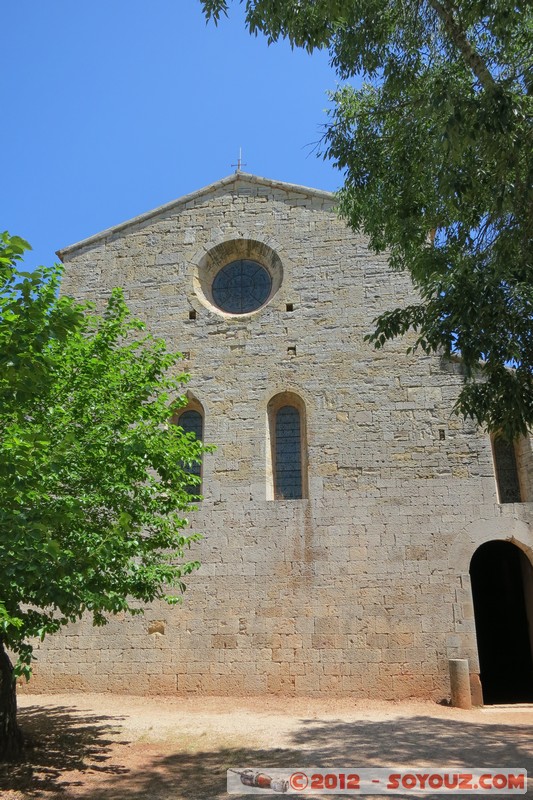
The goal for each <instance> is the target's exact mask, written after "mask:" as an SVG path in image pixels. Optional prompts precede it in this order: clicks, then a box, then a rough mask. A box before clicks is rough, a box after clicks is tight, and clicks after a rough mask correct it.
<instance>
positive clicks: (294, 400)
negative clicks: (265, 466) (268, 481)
mask: <svg viewBox="0 0 533 800" xmlns="http://www.w3.org/2000/svg"><path fill="white" fill-rule="evenodd" d="M268 423H269V433H270V453H269V456H270V470H269V473H270V474H271V476H272V487H271V490H270V491H268V492H267V496H268V495H269V496H270V498H271V499H275V500H301V499H302V498H305V497H307V459H306V432H305V406H304V404H303V402H302V400H301V398H299V397H298V396H297V395H295V394H293V393H292V392H286V393H283V394H280V395H276V397H273V398H272V400H271V401H270V403H269V407H268Z"/></svg>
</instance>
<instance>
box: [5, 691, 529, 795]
mask: <svg viewBox="0 0 533 800" xmlns="http://www.w3.org/2000/svg"><path fill="white" fill-rule="evenodd" d="M19 709H20V715H19V718H20V723H21V725H22V727H23V728H24V732H25V733H26V734H30V735H31V736H32V737H33V740H34V746H33V748H32V749H31V750H30V751H29V753H28V758H27V760H26V761H25V762H24V763H21V764H19V765H16V766H11V767H9V768H6V767H3V768H2V767H0V798H2V800H30V799H31V800H70V798H73V799H74V798H75V799H76V800H80V798H85V800H126V799H127V800H145V799H146V800H185V799H186V800H225V799H226V798H235V797H236V795H228V794H227V793H226V770H227V769H228V768H230V767H240V768H244V767H261V768H263V769H264V770H265V771H268V768H274V767H277V768H280V767H283V768H285V767H286V768H287V769H288V770H289V771H291V770H292V768H302V767H304V768H305V767H312V766H314V767H329V768H332V769H341V768H345V767H350V769H357V768H359V769H361V768H363V767H374V768H377V767H380V768H381V767H394V768H406V767H409V768H412V767H421V766H433V767H441V768H444V767H448V768H449V767H452V768H462V769H463V770H465V769H468V768H474V767H487V768H502V767H506V768H525V769H527V770H528V772H531V771H533V706H529V707H527V706H522V707H521V706H507V707H503V706H494V707H487V708H484V709H476V710H473V711H460V710H458V709H452V708H447V707H445V706H439V705H437V704H434V703H423V702H411V703H385V702H371V701H357V702H355V701H350V700H349V699H343V700H331V701H327V702H325V701H316V700H311V699H287V698H246V699H244V698H243V699H229V698H191V699H180V698H174V697H173V698H169V697H132V696H119V695H106V694H84V695H74V694H71V695H46V696H45V695H29V694H27V695H22V696H21V697H20V698H19ZM243 795H244V792H243ZM265 796H266V797H274V796H275V795H265ZM277 796H278V797H282V796H283V795H277ZM293 796H294V795H293ZM331 796H335V795H331ZM337 796H338V797H340V796H341V795H337ZM359 796H361V795H359ZM389 796H390V795H389ZM401 796H402V795H397V797H401ZM419 796H420V797H425V798H428V797H434V796H436V795H434V794H431V793H428V794H424V793H422V794H421V795H419ZM441 796H442V795H441ZM464 796H465V795H463V797H464ZM480 796H481V795H478V797H480ZM491 796H492V797H503V795H500V794H499V793H494V794H492V793H491ZM522 796H524V795H522ZM527 797H529V798H533V781H532V780H530V781H529V789H528V792H527Z"/></svg>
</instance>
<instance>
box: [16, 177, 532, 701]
mask: <svg viewBox="0 0 533 800" xmlns="http://www.w3.org/2000/svg"><path fill="white" fill-rule="evenodd" d="M333 205H334V203H333V198H332V197H331V196H330V195H328V194H326V193H324V192H317V191H314V190H305V189H302V188H301V187H292V186H288V185H286V184H280V183H276V182H272V181H266V180H264V179H257V178H254V177H253V176H247V175H243V174H236V175H235V176H233V177H232V178H231V179H226V180H225V181H221V182H219V183H218V184H214V185H213V186H212V187H208V189H207V190H203V191H200V192H198V193H196V194H195V195H192V196H189V197H188V198H184V199H183V200H182V201H178V202H177V203H175V204H170V205H169V206H167V207H164V208H162V209H159V210H157V211H156V212H153V213H152V214H150V215H146V216H145V217H141V218H138V219H137V220H134V221H133V222H131V223H129V224H127V225H124V226H119V227H118V228H117V229H111V230H110V231H107V232H105V233H104V234H102V235H100V236H96V237H93V239H92V240H88V241H86V242H85V243H81V244H80V245H78V246H74V247H72V248H67V249H65V250H64V251H63V252H62V254H61V255H62V258H63V260H64V262H65V267H66V274H65V283H64V291H65V292H66V293H70V294H74V295H76V296H77V297H78V298H80V299H85V298H88V299H92V300H94V299H98V300H99V301H102V300H103V299H104V298H105V297H106V296H107V295H108V294H109V292H110V290H111V289H112V287H114V286H123V287H124V288H125V294H126V299H127V302H128V304H129V305H130V307H131V308H132V310H133V311H134V313H135V314H136V315H138V316H139V317H141V318H142V319H144V320H145V321H146V322H147V324H148V326H149V329H150V330H151V331H152V332H153V333H155V334H156V335H158V336H162V337H164V338H165V339H166V340H167V342H168V343H169V346H170V347H171V348H175V349H179V350H181V351H182V352H183V353H184V354H185V355H186V360H185V363H184V367H185V368H186V369H187V371H190V373H191V376H192V377H191V382H190V385H189V391H190V394H191V397H193V398H194V399H195V401H197V402H198V403H200V404H201V406H202V408H203V411H204V439H205V441H206V442H210V443H214V444H216V446H217V450H216V452H214V453H213V454H209V455H207V456H206V457H205V461H204V465H203V493H204V500H203V501H202V503H201V507H200V509H199V510H198V512H196V513H194V515H192V516H191V526H192V527H193V529H194V530H196V531H200V532H201V533H203V535H204V539H203V541H202V542H201V543H200V544H199V545H197V546H196V548H195V550H194V553H193V555H194V557H198V558H199V559H200V560H201V562H202V567H201V569H200V571H199V572H198V573H197V574H194V575H192V576H191V577H190V578H189V581H188V584H189V586H188V590H187V592H186V595H185V597H184V603H183V606H182V607H178V608H169V607H166V606H162V605H159V604H155V605H153V606H152V607H150V608H149V609H148V610H147V612H146V614H145V615H144V617H137V618H134V619H130V618H123V617H118V618H114V619H113V620H111V621H110V623H109V625H108V626H107V627H106V628H104V629H93V628H92V627H91V625H90V623H89V622H88V621H82V622H80V623H78V624H76V625H72V626H70V627H69V628H67V629H66V630H65V631H64V633H62V634H61V635H57V636H55V637H51V638H50V639H49V640H48V641H47V642H45V643H44V644H43V645H42V646H40V647H39V648H38V651H37V655H38V661H37V665H36V669H35V677H34V680H33V681H32V683H31V684H30V688H31V689H33V690H34V691H38V690H42V689H52V690H65V689H79V690H92V691H107V690H109V691H111V690H112V691H124V692H138V693H178V694H189V693H204V694H219V695H231V694H252V695H256V694H257V695H260V694H266V693H275V694H287V695H321V696H327V695H329V694H331V695H336V696H338V695H350V696H356V697H376V698H385V699H400V698H406V697H427V698H435V699H439V698H441V697H445V696H447V695H448V693H449V686H448V671H447V661H448V658H450V657H466V658H469V659H470V662H471V668H472V670H473V671H474V672H475V671H476V670H477V647H476V638H475V626H474V619H473V610H472V598H471V593H470V585H469V576H468V564H469V559H470V558H471V555H472V553H473V552H474V550H475V547H476V546H478V545H479V543H481V542H482V541H484V540H486V539H487V538H491V537H494V536H496V537H501V538H507V537H510V536H515V537H517V538H518V539H520V541H521V542H523V543H524V546H525V545H527V546H532V545H533V540H532V539H531V526H530V518H529V513H530V512H529V504H520V506H515V505H513V506H512V507H511V508H505V507H502V506H500V505H499V504H498V502H497V494H496V485H495V478H494V468H493V463H492V454H491V446H490V441H489V438H488V437H487V436H485V435H483V434H482V433H480V432H479V431H477V430H476V428H475V427H474V426H473V425H472V424H468V423H464V422H463V421H462V420H460V419H458V418H457V417H455V416H454V415H453V414H452V408H453V404H454V401H455V398H456V396H457V392H458V390H459V387H460V384H461V374H460V365H459V364H444V363H441V361H440V359H439V358H434V357H427V356H424V355H423V354H420V353H419V354H415V355H411V356H407V355H406V353H405V351H406V347H407V344H408V343H407V342H406V340H403V341H397V342H394V343H391V344H389V345H387V346H386V347H385V348H384V349H383V350H379V351H375V350H374V349H373V348H372V347H371V346H370V345H368V344H367V343H365V342H364V340H363V337H364V335H365V334H367V333H368V332H370V331H371V330H372V320H373V319H374V317H375V316H376V315H377V314H379V313H380V312H381V311H383V310H386V309H390V308H394V307H396V306H397V305H399V304H402V303H405V302H409V301H412V300H413V299H414V298H415V295H414V293H413V289H412V287H411V285H410V282H409V280H408V278H407V276H406V275H404V274H398V273H392V272H391V271H390V270H389V268H388V266H387V260H386V257H385V256H376V255H374V254H372V253H371V252H370V251H369V250H368V248H367V246H366V241H365V239H364V237H363V236H362V235H357V234H355V233H353V232H352V231H350V230H348V229H347V227H346V226H345V224H344V223H343V222H342V221H341V220H340V219H338V218H337V216H336V215H335V212H334V208H333ZM243 242H245V243H249V242H251V243H255V244H254V245H253V247H252V250H253V248H255V250H253V251H254V252H256V251H257V248H258V247H263V248H266V249H267V250H269V252H270V251H272V252H273V253H275V254H276V256H277V257H278V258H279V264H280V266H279V270H280V273H279V275H277V277H276V280H277V282H278V284H279V288H277V291H276V292H275V294H274V296H273V297H272V298H271V300H270V301H269V302H268V303H267V305H266V306H264V307H263V308H261V309H260V310H259V311H256V312H254V313H253V314H251V315H245V316H234V317H231V316H228V315H224V314H223V313H221V312H220V311H219V310H217V309H216V308H214V307H213V305H212V303H211V301H210V300H209V298H208V296H207V295H206V291H208V289H209V286H208V285H207V290H206V281H207V284H208V279H207V278H206V275H205V274H204V273H203V272H202V270H206V269H207V266H206V264H208V263H210V262H209V259H210V254H213V253H214V252H215V251H216V253H220V252H225V253H227V254H228V258H230V257H231V253H232V252H235V253H237V254H238V253H241V252H244V251H243V250H242V247H243V244H242V243H243ZM221 247H222V250H220V248H221ZM216 248H219V249H218V250H216ZM237 257H239V256H237ZM276 263H277V262H276ZM276 268H277V267H276ZM273 269H274V267H273ZM291 307H292V310H287V309H290V308H291ZM191 311H195V312H196V314H195V315H192V316H195V319H191V318H190V317H191V314H190V312H191ZM281 392H292V393H294V394H296V395H298V397H299V398H300V399H301V401H302V402H303V403H304V404H305V417H306V431H305V441H306V455H307V477H308V497H306V499H300V500H273V499H270V498H271V497H272V496H273V493H272V486H271V482H272V471H271V469H269V466H268V465H269V424H268V416H267V407H268V403H269V401H270V400H271V398H272V397H274V396H275V395H276V394H278V393H281ZM524 447H525V449H524V451H523V452H521V455H520V458H521V463H522V462H523V463H528V459H529V460H531V448H530V446H529V444H528V445H527V447H526V446H524ZM524 480H525V478H524ZM520 537H521V538H520Z"/></svg>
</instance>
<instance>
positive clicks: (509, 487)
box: [492, 436, 522, 503]
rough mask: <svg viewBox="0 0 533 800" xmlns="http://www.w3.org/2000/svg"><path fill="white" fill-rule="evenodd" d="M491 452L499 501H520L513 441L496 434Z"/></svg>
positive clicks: (520, 494)
mask: <svg viewBox="0 0 533 800" xmlns="http://www.w3.org/2000/svg"><path fill="white" fill-rule="evenodd" d="M492 452H493V455H494V471H495V473H496V484H497V486H498V499H499V501H500V503H521V502H522V493H521V491H520V479H519V476H518V467H517V464H516V450H515V443H514V442H508V441H507V440H506V439H503V438H502V437H501V436H497V437H495V438H494V439H493V440H492Z"/></svg>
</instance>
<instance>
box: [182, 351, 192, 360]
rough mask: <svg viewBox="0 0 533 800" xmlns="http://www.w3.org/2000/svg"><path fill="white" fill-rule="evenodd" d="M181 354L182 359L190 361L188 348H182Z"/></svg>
mask: <svg viewBox="0 0 533 800" xmlns="http://www.w3.org/2000/svg"><path fill="white" fill-rule="evenodd" d="M181 355H182V356H183V360H184V361H190V360H191V353H190V350H184V351H183V352H182V354H181Z"/></svg>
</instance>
